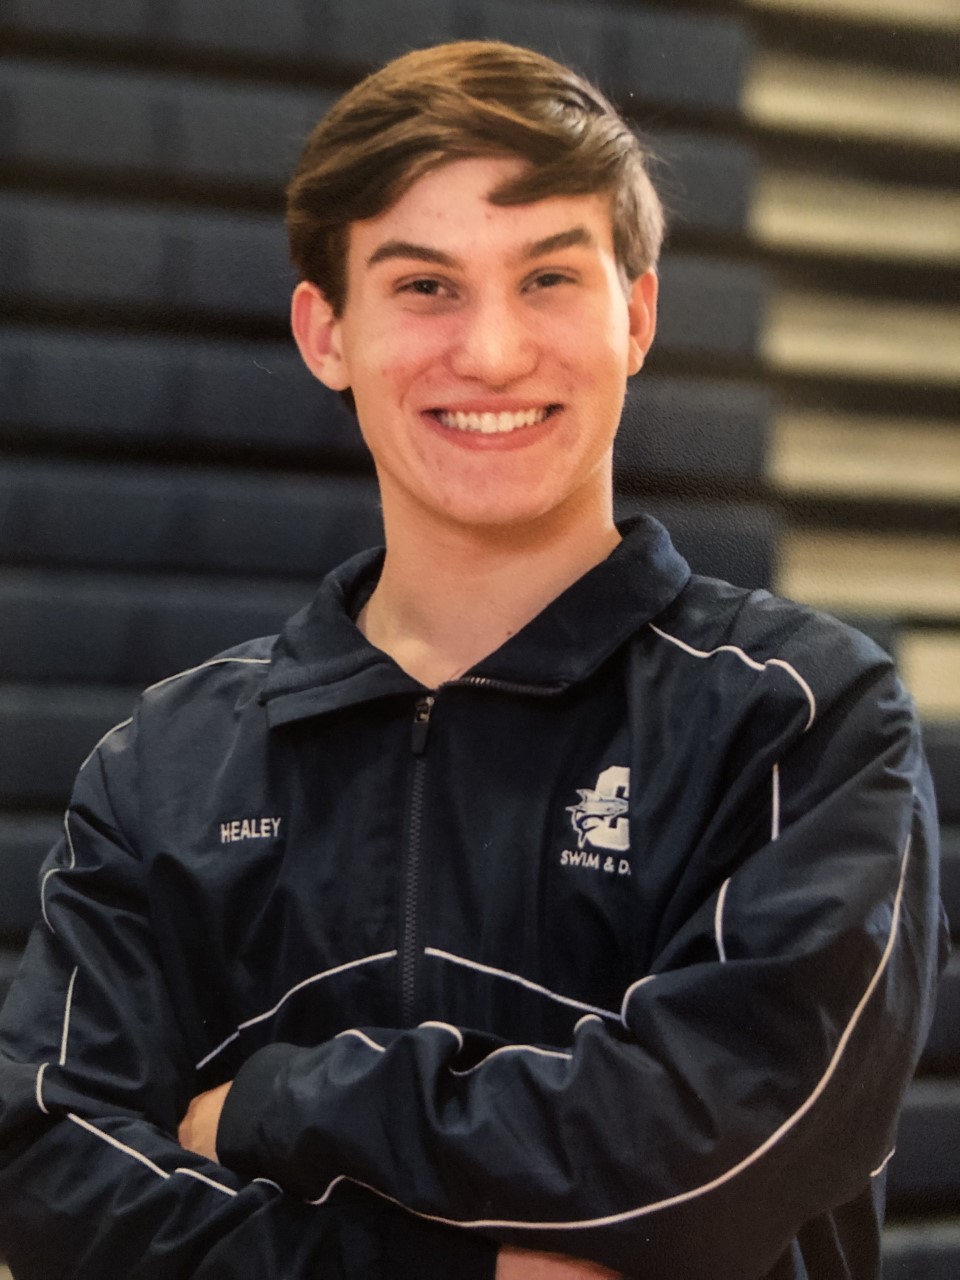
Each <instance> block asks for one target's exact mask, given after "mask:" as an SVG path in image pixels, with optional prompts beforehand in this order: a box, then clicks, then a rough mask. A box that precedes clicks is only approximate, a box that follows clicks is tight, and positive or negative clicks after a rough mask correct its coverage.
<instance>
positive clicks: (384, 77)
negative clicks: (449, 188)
mask: <svg viewBox="0 0 960 1280" xmlns="http://www.w3.org/2000/svg"><path fill="white" fill-rule="evenodd" d="M485 155H516V156H519V157H521V158H523V159H526V160H528V161H529V162H530V168H529V170H527V171H525V172H524V173H523V174H521V175H520V177H518V178H514V179H511V180H510V181H508V182H505V183H503V184H502V185H501V186H499V187H498V188H497V189H496V190H495V191H493V192H492V193H491V196H490V200H491V202H492V203H493V204H498V205H512V204H527V203H530V202H533V201H535V200H541V199H544V198H545V197H548V196H554V195H592V194H602V193H609V195H610V198H611V217H612V221H613V244H614V250H615V252H616V256H617V261H618V263H619V265H620V267H621V269H622V271H623V272H624V275H625V276H626V278H627V280H628V281H633V280H635V279H637V278H638V277H639V276H641V275H642V274H643V272H644V271H646V270H647V269H648V268H649V267H651V266H653V265H654V264H655V263H656V260H657V257H658V255H659V251H660V244H661V241H662V239H663V230H664V216H663V207H662V205H661V203H660V200H659V197H658V196H657V194H656V192H655V190H654V188H653V184H652V183H651V181H650V178H649V176H648V173H647V162H648V160H649V158H650V153H649V151H648V150H647V149H646V147H645V146H644V145H643V144H642V143H641V142H640V141H639V139H638V138H637V137H636V135H635V134H634V133H633V132H632V130H631V129H630V127H629V125H628V124H627V123H626V122H625V121H624V120H623V119H622V117H621V116H620V115H619V114H618V113H617V111H616V110H615V109H614V107H613V106H611V104H610V103H609V102H608V101H607V99H606V98H605V97H604V96H603V95H602V94H601V93H600V92H599V91H598V90H597V89H595V88H594V87H593V85H591V84H590V83H589V82H588V81H586V80H584V79H582V78H581V77H580V76H579V75H577V74H576V73H575V72H573V71H571V70H570V69H569V68H567V67H564V66H562V65H561V64H560V63H558V62H554V61H553V60H552V59H551V58H547V57H544V56H543V55H542V54H539V53H534V52H533V51H531V50H529V49H522V48H519V47H517V46H515V45H510V44H504V43H501V42H499V41H481V40H476V41H473V40H463V41H457V42H455V43H452V44H441V45H436V46H434V47H433V48H430V49H418V50H416V51H414V52H413V53H408V54H405V55H404V56H402V57H400V58H397V59H395V60H394V61H393V62H389V63H387V65H386V66H385V67H383V68H382V69H381V70H379V71H377V72H375V73H374V74H373V75H370V76H368V77H367V78H366V79H365V80H362V81H361V82H360V83H359V84H357V85H355V86H354V87H353V88H352V89H350V90H349V92H347V93H346V94H345V95H344V96H343V97H342V98H341V99H340V100H339V101H338V102H337V103H335V105H334V106H333V107H332V108H331V109H330V111H329V112H328V113H327V114H326V115H325V116H324V117H323V118H322V119H321V120H320V121H319V123H318V124H317V125H316V126H315V127H314V129H313V132H312V133H311V134H310V137H309V138H308V139H307V142H306V145H305V147H304V149H303V153H302V155H301V157H300V163H299V165H298V166H297V170H296V172H295V174H294V176H293V179H292V180H291V182H290V185H289V187H288V188H287V231H288V233H289V237H290V252H291V256H292V258H293V261H294V263H295V264H296V266H297V268H298V270H299V272H300V275H301V278H302V279H304V280H309V281H311V282H312V283H314V284H315V285H317V286H318V288H319V289H320V290H321V291H322V292H323V294H324V295H325V296H326V298H327V300H328V302H329V303H330V304H331V306H332V307H333V309H334V311H335V313H336V314H337V315H340V314H341V312H342V310H343V306H344V303H345V302H346V292H347V280H346V258H347V243H348V241H347V236H348V230H349V225H350V223H351V222H357V221H361V220H363V219H365V218H374V217H376V216H377V215H378V214H381V213H384V212H385V211H386V210H387V209H389V208H390V207H391V206H392V205H393V204H395V203H396V201H397V200H399V199H400V198H401V196H403V195H404V193H405V192H406V191H407V190H408V189H409V188H410V187H411V186H412V185H413V184H414V183H415V182H416V181H417V180H418V179H419V178H421V177H422V176H423V175H424V174H425V173H428V172H429V171H430V170H431V169H435V168H437V167H438V166H440V165H442V164H445V163H448V162H449V161H451V160H459V159H466V158H468V157H475V156H485Z"/></svg>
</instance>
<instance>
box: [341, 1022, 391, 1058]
mask: <svg viewBox="0 0 960 1280" xmlns="http://www.w3.org/2000/svg"><path fill="white" fill-rule="evenodd" d="M345 1036H353V1037H354V1039H356V1040H362V1041H363V1043H364V1044H366V1045H369V1046H370V1048H371V1049H376V1051H377V1053H386V1052H387V1051H386V1049H385V1048H384V1046H383V1045H382V1044H377V1042H376V1040H371V1039H370V1037H369V1036H368V1035H367V1034H366V1032H364V1031H360V1030H359V1029H358V1028H357V1027H350V1028H349V1029H348V1030H347V1031H338V1032H337V1034H336V1035H335V1036H334V1037H333V1038H334V1040H342V1039H343V1038H344V1037H345Z"/></svg>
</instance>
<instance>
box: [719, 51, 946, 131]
mask: <svg viewBox="0 0 960 1280" xmlns="http://www.w3.org/2000/svg"><path fill="white" fill-rule="evenodd" d="M743 109H744V112H745V114H746V115H747V116H748V118H749V119H751V120H753V121H755V122H756V123H758V124H763V125H772V126H776V127H778V128H793V129H799V130H801V131H804V132H809V133H829V134H831V135H832V136H837V135H838V134H839V135H847V136H850V137H863V138H884V139H891V140H895V141H900V142H913V143H925V144H928V145H930V146H936V147H951V148H953V147H960V85H958V84H956V83H955V82H953V81H952V80H947V79H938V78H934V77H932V76H929V77H922V76H908V75H904V74H902V73H900V72H893V71H875V70H872V69H871V70H868V69H865V68H861V67H858V66H855V65H852V64H849V63H835V62H820V61H816V60H814V59H811V58H800V57H794V56H789V55H786V54H780V53H761V54H759V55H758V56H757V58H756V60H755V61H754V64H753V67H752V69H751V72H750V74H749V76H748V77H747V83H746V86H745V88H744V96H743Z"/></svg>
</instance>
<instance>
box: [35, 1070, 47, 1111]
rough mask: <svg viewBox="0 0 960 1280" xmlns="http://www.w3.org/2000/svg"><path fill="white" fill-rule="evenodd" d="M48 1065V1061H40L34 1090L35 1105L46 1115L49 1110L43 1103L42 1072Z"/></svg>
mask: <svg viewBox="0 0 960 1280" xmlns="http://www.w3.org/2000/svg"><path fill="white" fill-rule="evenodd" d="M49 1065H50V1063H49V1062H43V1063H41V1064H40V1070H39V1071H38V1072H37V1090H36V1093H37V1106H38V1107H39V1108H40V1110H41V1111H42V1112H43V1114H44V1115H45V1116H48V1115H49V1114H50V1112H49V1111H48V1110H47V1108H46V1107H45V1106H44V1105H43V1073H44V1072H45V1071H46V1069H47V1067H49Z"/></svg>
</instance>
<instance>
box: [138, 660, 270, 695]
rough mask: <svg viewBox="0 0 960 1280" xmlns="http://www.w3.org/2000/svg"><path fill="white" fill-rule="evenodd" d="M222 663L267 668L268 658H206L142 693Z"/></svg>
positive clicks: (149, 685) (152, 685) (151, 685)
mask: <svg viewBox="0 0 960 1280" xmlns="http://www.w3.org/2000/svg"><path fill="white" fill-rule="evenodd" d="M224 662H244V663H247V664H248V665H250V666H267V667H269V665H270V659H269V658H208V659H207V661H206V662H200V663H198V664H197V665H196V666H195V667H187V669H186V670H185V671H177V672H176V673H175V674H174V675H172V676H164V678H163V679H162V680H158V681H157V682H156V683H155V684H148V685H147V687H146V688H145V689H144V691H143V692H144V693H152V692H153V690H154V689H160V688H161V687H162V686H163V685H165V684H169V683H170V682H171V680H180V679H182V678H183V677H184V676H192V675H193V673H194V672H195V671H202V670H203V669H204V667H218V666H220V664H221V663H224Z"/></svg>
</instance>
